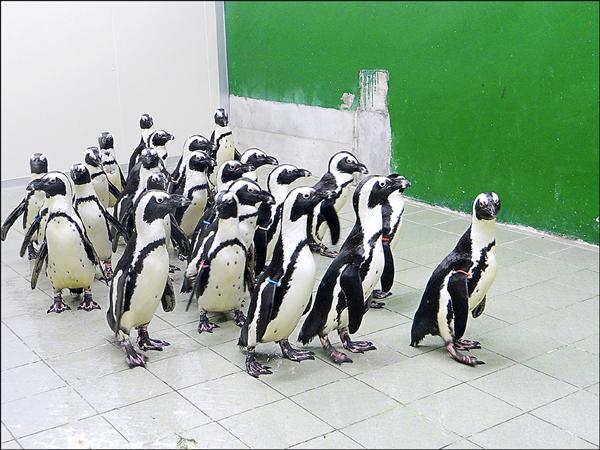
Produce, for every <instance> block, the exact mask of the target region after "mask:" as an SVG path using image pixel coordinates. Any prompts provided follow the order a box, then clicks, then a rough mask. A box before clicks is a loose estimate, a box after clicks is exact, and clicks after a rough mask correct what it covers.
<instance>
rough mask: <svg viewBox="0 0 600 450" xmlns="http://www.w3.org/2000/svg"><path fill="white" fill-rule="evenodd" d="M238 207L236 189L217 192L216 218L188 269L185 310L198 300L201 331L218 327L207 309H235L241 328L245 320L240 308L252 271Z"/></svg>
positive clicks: (184, 287)
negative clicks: (211, 319) (242, 238)
mask: <svg viewBox="0 0 600 450" xmlns="http://www.w3.org/2000/svg"><path fill="white" fill-rule="evenodd" d="M238 206H239V201H238V198H237V196H236V195H235V194H234V193H233V192H220V193H219V194H218V195H217V197H216V198H215V209H216V214H217V218H216V220H215V221H214V222H213V224H212V226H211V227H209V228H207V229H206V230H205V232H204V234H206V239H203V240H202V243H201V245H200V248H199V251H198V253H197V254H196V255H195V257H194V258H193V259H192V261H191V262H190V263H189V264H188V267H187V269H186V272H185V277H184V282H183V286H182V292H187V291H191V294H190V299H189V301H188V305H187V308H186V311H187V310H188V309H189V307H190V305H191V303H192V301H193V300H194V299H196V300H197V302H198V308H199V310H200V317H199V321H198V333H203V332H208V333H212V331H213V329H215V328H218V325H217V324H215V323H212V322H211V321H210V320H209V319H208V317H207V316H206V313H207V312H227V311H233V313H234V320H235V323H236V325H237V326H240V327H241V326H242V325H243V324H244V321H245V317H244V313H243V312H242V311H241V307H242V299H243V296H244V290H245V289H244V285H245V284H246V280H247V279H248V273H249V272H248V269H247V267H246V248H245V246H244V244H243V242H242V241H241V239H240V221H239V218H240V213H239V208H238Z"/></svg>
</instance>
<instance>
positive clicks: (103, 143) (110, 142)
mask: <svg viewBox="0 0 600 450" xmlns="http://www.w3.org/2000/svg"><path fill="white" fill-rule="evenodd" d="M98 145H99V146H100V150H107V149H112V148H114V146H115V142H114V139H113V135H112V134H110V133H109V132H108V131H103V132H102V133H100V136H98Z"/></svg>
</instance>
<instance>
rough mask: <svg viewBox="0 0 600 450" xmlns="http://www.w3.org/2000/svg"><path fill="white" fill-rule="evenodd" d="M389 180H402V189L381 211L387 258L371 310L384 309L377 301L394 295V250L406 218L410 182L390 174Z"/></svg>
mask: <svg viewBox="0 0 600 450" xmlns="http://www.w3.org/2000/svg"><path fill="white" fill-rule="evenodd" d="M388 178H399V179H401V184H400V187H399V188H398V190H397V191H394V192H392V193H391V194H390V196H389V197H388V198H387V201H386V202H385V203H384V204H383V206H382V208H381V210H382V213H383V231H382V237H381V242H382V243H383V254H384V256H385V267H384V269H383V274H382V275H381V290H377V289H376V290H374V291H373V299H372V300H371V308H383V307H384V306H385V303H384V302H380V301H377V300H375V299H378V298H379V299H380V298H386V297H389V296H390V295H392V293H391V292H390V289H391V288H392V285H393V283H394V271H395V268H394V250H395V249H396V246H397V245H398V241H399V239H398V236H400V233H399V232H400V227H401V225H402V218H403V216H404V196H403V195H402V193H403V192H404V191H405V190H406V189H408V188H409V187H410V186H411V184H410V181H409V180H407V179H406V178H404V177H403V176H401V175H398V174H395V173H394V174H390V175H388Z"/></svg>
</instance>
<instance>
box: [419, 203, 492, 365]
mask: <svg viewBox="0 0 600 450" xmlns="http://www.w3.org/2000/svg"><path fill="white" fill-rule="evenodd" d="M499 211H500V198H498V195H497V194H496V193H495V192H484V193H481V194H479V195H478V196H477V197H476V198H475V201H474V202H473V217H472V219H471V226H470V227H469V228H468V229H467V231H465V233H464V234H463V235H462V237H461V238H460V239H459V241H458V243H457V244H456V247H454V250H452V252H450V254H449V255H448V256H446V258H444V260H443V261H442V262H441V263H440V264H439V265H438V266H437V267H436V269H435V270H434V271H433V273H432V274H431V278H429V281H428V282H427V286H426V287H425V291H424V292H423V297H422V298H421V303H420V304H419V308H418V309H417V312H416V313H415V318H414V320H413V324H412V329H411V338H410V339H411V342H410V345H411V346H413V347H416V346H417V345H418V344H419V342H421V340H422V339H423V338H424V337H425V336H426V335H428V334H432V335H434V336H435V335H437V336H440V337H441V338H442V339H443V340H444V344H445V345H446V349H447V350H448V352H449V353H450V355H452V358H454V359H455V360H456V361H458V362H460V363H463V364H467V365H470V366H475V365H477V364H483V361H480V360H478V359H477V358H475V357H474V356H469V355H465V354H464V353H461V352H460V351H461V350H466V351H469V350H473V349H478V348H481V345H480V344H479V342H477V341H471V340H466V339H462V337H463V335H464V333H465V330H466V328H467V319H468V317H469V313H471V315H472V316H473V317H474V318H476V317H479V316H480V315H481V314H482V313H483V310H484V308H485V302H486V295H487V293H488V290H489V289H490V287H491V285H492V283H493V282H494V280H495V278H496V269H497V265H496V216H497V214H498V212H499Z"/></svg>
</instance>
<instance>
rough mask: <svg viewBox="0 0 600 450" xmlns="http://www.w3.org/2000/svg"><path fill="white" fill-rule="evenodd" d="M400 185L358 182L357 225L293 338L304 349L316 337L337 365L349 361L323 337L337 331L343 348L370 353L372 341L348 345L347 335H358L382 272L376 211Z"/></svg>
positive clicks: (383, 179)
mask: <svg viewBox="0 0 600 450" xmlns="http://www.w3.org/2000/svg"><path fill="white" fill-rule="evenodd" d="M400 184H401V181H400V180H399V179H397V178H387V177H383V176H369V177H367V178H365V179H363V180H362V181H361V182H360V183H359V185H358V187H357V188H356V191H355V192H354V196H353V206H354V211H355V213H356V222H355V224H354V227H353V228H352V231H350V234H349V235H348V237H347V239H346V241H345V242H344V244H343V245H342V248H341V250H340V252H339V254H338V256H336V258H335V259H334V260H333V261H332V262H331V264H330V266H329V267H328V268H327V271H326V272H325V275H324V276H323V279H322V280H321V283H320V284H319V287H318V289H317V295H316V297H315V302H314V303H313V306H312V309H311V311H310V313H309V314H308V317H307V318H306V321H305V322H304V324H303V326H302V330H301V331H300V335H299V337H298V339H299V340H300V341H301V342H302V343H303V344H308V343H309V342H310V341H311V340H312V339H313V338H314V337H315V336H318V337H319V339H320V340H321V345H322V346H323V348H324V349H325V351H326V352H327V353H328V354H329V356H330V358H331V359H332V360H333V361H334V362H336V363H338V364H341V363H344V362H351V361H352V360H351V359H350V358H349V357H348V356H347V355H346V354H344V353H342V352H339V351H337V350H335V349H334V348H333V346H332V345H331V343H330V342H329V337H328V334H329V333H331V332H332V331H333V330H336V329H337V331H338V333H339V335H340V339H341V341H342V344H343V346H344V348H346V349H347V350H350V351H351V352H353V353H362V352H365V351H367V350H375V346H374V345H373V343H372V342H367V341H362V342H361V341H354V342H353V341H352V340H351V339H350V334H352V333H355V332H356V331H358V329H359V327H360V324H361V322H362V317H363V314H364V313H365V311H366V309H367V308H368V305H369V303H368V299H369V297H370V296H371V293H372V292H373V289H374V288H375V285H376V284H377V283H378V282H379V278H380V277H381V274H382V272H383V268H384V264H385V262H384V255H383V246H382V242H381V231H382V228H383V221H382V212H381V208H382V204H383V203H384V202H385V201H386V199H387V198H388V196H389V195H390V194H391V193H392V192H394V191H396V190H397V189H398V188H399V187H400Z"/></svg>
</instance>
